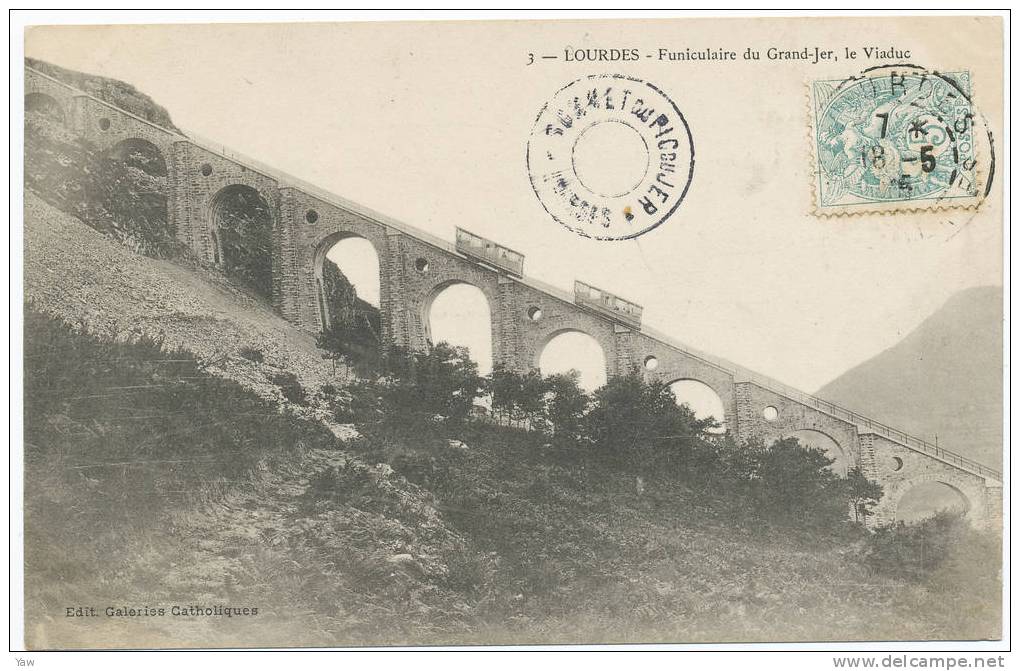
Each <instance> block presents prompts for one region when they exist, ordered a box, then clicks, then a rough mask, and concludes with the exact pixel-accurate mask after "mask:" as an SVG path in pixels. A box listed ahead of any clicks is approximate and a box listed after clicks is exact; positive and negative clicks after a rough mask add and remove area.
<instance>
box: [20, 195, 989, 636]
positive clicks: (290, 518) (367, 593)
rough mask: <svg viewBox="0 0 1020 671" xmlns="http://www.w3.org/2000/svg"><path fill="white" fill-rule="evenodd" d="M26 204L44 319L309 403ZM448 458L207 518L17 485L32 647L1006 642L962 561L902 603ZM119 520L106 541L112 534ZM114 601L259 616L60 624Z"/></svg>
mask: <svg viewBox="0 0 1020 671" xmlns="http://www.w3.org/2000/svg"><path fill="white" fill-rule="evenodd" d="M26 202H27V207H26V259H25V261H26V263H25V266H26V271H25V272H26V291H27V297H28V299H29V301H30V302H31V303H32V305H33V306H35V307H36V308H37V309H39V310H40V311H41V312H43V313H45V314H47V315H51V316H53V317H56V318H58V319H59V320H60V321H62V322H64V323H67V324H72V325H76V328H79V329H84V330H87V331H89V332H91V333H94V334H96V335H97V336H98V337H100V338H103V339H120V340H129V339H131V338H133V337H136V336H138V335H141V334H148V335H150V336H154V337H165V338H166V340H167V341H168V342H169V343H170V344H172V345H174V346H180V347H182V348H184V349H187V350H190V351H193V352H195V353H196V354H197V355H198V356H199V357H200V358H202V359H203V360H206V361H213V362H218V363H215V365H212V366H210V369H209V370H210V371H211V372H213V373H214V374H216V375H218V376H220V377H226V378H228V379H230V380H235V381H237V382H238V383H239V385H240V387H241V388H243V389H246V390H248V393H253V394H256V395H258V396H260V397H263V398H267V399H273V400H276V401H278V400H280V398H281V396H280V392H279V390H278V389H277V388H276V387H274V386H273V385H272V384H269V383H268V382H267V381H266V374H267V372H271V371H272V370H274V369H275V368H289V369H292V370H294V371H295V372H296V373H297V374H298V375H299V377H300V379H301V380H302V382H303V383H304V384H305V386H306V387H307V388H308V389H310V390H314V389H316V388H317V386H318V385H319V384H321V383H322V382H324V381H327V380H328V379H329V370H328V367H327V366H326V365H324V364H323V362H322V361H321V359H319V355H318V353H317V352H316V350H315V348H314V345H313V343H312V341H311V338H309V337H308V336H307V335H305V334H302V333H300V332H298V331H296V330H295V329H293V328H291V327H290V326H288V325H287V324H286V323H285V322H283V321H282V320H281V319H279V318H278V317H276V316H275V315H273V314H272V313H271V312H270V311H269V310H268V309H267V308H266V307H265V306H264V305H263V304H261V303H259V302H258V301H256V300H253V299H251V298H250V297H248V296H247V295H246V294H244V293H243V292H239V291H237V290H235V289H233V288H232V287H230V285H229V284H226V283H224V282H223V281H221V280H220V279H218V278H217V277H215V276H211V275H205V274H202V272H200V271H194V270H191V269H188V268H184V267H181V266H178V265H174V264H172V263H170V262H166V261H157V260H153V259H149V258H144V257H140V256H137V255H134V254H131V253H130V252H128V251H126V250H124V249H123V248H121V247H119V246H118V245H116V243H114V242H112V241H110V240H108V239H106V238H103V237H102V236H101V235H99V234H98V233H96V232H94V231H92V230H91V229H88V228H87V227H85V226H83V225H81V224H80V223H78V222H77V221H76V220H74V219H72V218H70V217H67V216H66V215H63V214H61V213H59V212H57V211H56V210H54V209H53V208H50V207H49V206H47V205H45V204H44V203H42V202H41V201H39V200H38V199H37V198H35V197H34V196H32V195H31V194H26ZM245 345H254V346H256V347H258V348H260V349H262V350H263V351H265V352H266V363H264V364H254V363H252V362H250V361H247V360H245V359H243V358H241V357H238V356H237V355H236V352H237V351H239V349H240V348H241V347H243V346H245ZM238 393H240V392H238ZM309 414H310V413H308V412H305V415H306V416H307V415H309ZM228 419H229V418H225V421H227V420H228ZM461 437H462V438H463V439H464V440H465V441H466V442H467V443H468V445H469V446H470V447H469V449H468V450H466V451H460V450H450V449H439V448H434V447H425V446H420V445H405V446H404V448H405V449H406V450H407V451H409V452H411V453H416V454H418V456H419V458H418V459H416V460H415V461H414V462H413V464H414V465H416V466H415V467H413V468H411V467H407V466H401V464H399V463H396V462H395V465H396V467H397V468H398V469H399V470H398V473H397V474H391V473H390V472H389V469H388V468H387V467H378V468H376V467H372V468H371V469H365V468H363V467H360V466H359V467H358V468H357V469H356V472H354V473H353V474H352V473H351V472H349V471H350V469H348V468H347V467H346V466H344V464H347V463H357V462H356V461H352V459H356V456H354V457H352V455H358V454H359V453H360V454H362V456H363V457H364V461H365V462H367V463H369V464H374V463H376V461H375V457H376V454H377V453H378V452H379V446H378V445H374V444H372V443H371V441H361V442H358V443H357V444H354V445H349V446H346V447H343V449H341V450H337V449H333V448H326V447H322V446H319V447H312V448H297V447H294V446H291V445H279V446H277V448H278V449H276V450H275V451H274V452H273V455H271V456H270V457H268V458H267V459H266V460H265V461H263V462H262V463H261V466H260V467H259V468H255V469H252V470H251V472H250V473H249V474H248V475H247V476H246V477H245V478H243V479H240V480H239V481H238V482H235V483H233V484H234V485H235V486H230V483H226V486H225V488H222V487H221V489H220V490H218V491H219V494H218V495H216V496H208V495H202V496H197V497H186V498H184V499H176V498H174V499H166V500H162V501H156V502H153V501H151V500H149V501H148V503H146V504H145V505H144V506H140V505H135V504H134V503H133V502H132V501H130V500H128V501H123V502H121V503H120V504H119V505H110V503H109V500H110V499H109V497H104V496H103V493H104V492H115V491H117V490H118V487H121V486H122V481H121V480H119V479H118V478H123V477H124V476H123V475H122V474H120V473H116V472H115V471H114V472H111V473H107V474H104V475H96V476H94V477H93V478H92V479H93V480H96V481H97V482H96V483H92V484H90V483H88V482H87V481H83V480H81V479H79V478H80V476H79V475H78V474H77V473H76V472H75V471H73V470H62V469H60V468H45V469H43V470H42V471H40V472H36V473H30V474H29V475H30V482H31V483H32V486H31V487H29V488H28V490H27V491H28V496H29V501H28V502H27V508H28V509H29V510H30V511H32V510H35V511H39V512H38V514H39V515H40V517H37V518H34V519H33V518H30V519H29V520H28V523H29V525H30V528H36V529H40V530H42V531H43V532H45V533H47V534H49V537H48V538H43V539H41V540H39V541H38V545H37V546H35V551H36V552H37V553H39V554H41V555H42V556H45V557H47V561H48V562H49V563H48V568H47V572H44V573H40V574H38V578H37V579H36V580H35V582H34V583H33V582H30V583H29V585H28V588H29V595H28V596H29V599H28V601H29V604H30V606H31V607H34V608H35V610H30V612H29V614H28V616H29V626H28V632H27V633H28V639H29V641H30V643H31V644H32V645H34V646H39V647H46V646H49V645H53V646H68V645H82V646H124V645H142V644H144V645H296V644H300V645H314V644H317V645H336V644H345V643H346V644H351V643H355V644H356V643H371V642H379V643H399V642H417V643H441V642H458V643H468V642H488V643H495V642H504V641H505V642H584V641H705V640H845V639H847V638H863V639H876V638H877V639H888V638H900V639H914V638H922V639H927V638H943V639H945V638H951V639H960V638H981V637H994V636H996V635H997V633H998V622H997V613H998V604H997V603H994V601H993V600H987V599H986V600H984V601H982V600H981V599H983V598H985V597H984V596H982V597H981V599H975V596H974V595H973V594H971V591H972V590H973V581H963V582H960V575H961V569H960V567H959V566H957V565H954V564H952V563H951V564H950V565H948V566H947V567H946V568H945V569H944V570H943V571H942V572H941V573H940V575H937V576H936V577H935V578H934V579H933V580H932V581H931V582H930V583H929V584H926V585H923V586H922V585H911V584H907V583H903V582H899V581H896V580H893V579H890V578H885V577H881V576H877V575H873V574H871V573H870V572H869V571H868V570H866V569H865V568H863V565H862V562H861V560H860V556H859V553H858V552H857V550H856V549H855V548H854V547H853V546H852V544H850V543H849V542H848V541H847V540H846V539H836V538H832V539H819V538H810V537H802V536H797V535H795V534H791V533H789V532H785V531H780V530H773V529H755V528H748V526H747V525H745V524H743V523H742V522H741V521H740V520H739V519H733V518H731V517H729V516H728V515H727V514H726V513H725V512H724V511H725V506H722V505H720V502H719V501H713V500H703V499H702V498H701V497H698V496H695V495H694V494H693V493H691V492H688V491H685V490H683V489H681V488H678V487H677V486H676V484H675V483H671V482H669V481H657V480H652V481H649V482H648V483H647V488H646V491H645V493H644V494H643V495H638V494H637V492H636V488H635V483H634V478H633V476H632V475H628V474H626V473H621V472H619V471H618V470H615V469H612V468H609V467H607V466H605V465H600V464H599V463H595V462H586V461H584V460H583V459H579V458H577V457H576V455H574V456H571V455H562V454H557V453H553V452H549V451H548V450H546V449H543V448H542V447H541V445H537V444H532V443H531V442H530V440H528V439H527V438H525V437H522V436H520V435H519V434H516V433H513V432H509V431H501V430H496V429H476V430H473V432H469V433H467V434H466V435H464V436H461ZM423 463H424V464H426V465H427V468H424V469H423V468H421V464H423ZM345 469H346V470H345ZM399 472H406V473H407V474H408V475H409V477H412V478H414V479H415V480H417V481H418V482H420V483H421V484H422V486H423V487H424V489H418V488H416V487H414V486H413V485H409V484H407V483H405V482H404V481H403V480H402V478H400V477H398V475H399ZM196 477H198V478H199V479H201V474H198V475H196ZM104 500H106V501H107V504H106V507H105V508H104V507H102V502H103V501H104ZM135 503H136V502H135ZM118 510H119V511H120V514H121V516H120V517H115V518H112V519H115V522H114V523H113V524H111V523H110V522H109V521H106V522H103V521H102V520H108V519H110V518H108V517H103V516H102V515H114V514H115V513H116V511H118ZM143 510H144V511H145V514H141V511H143ZM68 511H75V512H76V514H77V516H72V515H69V514H68ZM104 511H105V512H104ZM437 511H438V512H437ZM111 528H112V529H116V532H115V533H113V532H111ZM95 529H100V530H102V531H103V532H102V533H95V534H93V530H95ZM76 530H77V531H76ZM31 552H32V548H29V553H30V554H31ZM30 568H31V565H30ZM31 575H32V574H31V573H30V577H31ZM122 602H124V605H135V606H138V605H145V604H152V603H163V604H169V603H176V602H183V603H193V602H199V603H223V602H228V603H235V604H240V603H246V604H253V605H258V606H259V607H260V608H262V609H263V613H264V616H260V617H259V618H258V619H257V620H254V621H251V620H243V621H242V620H229V621H226V622H223V621H219V620H214V621H211V622H210V621H202V620H198V621H195V620H188V621H184V622H180V621H175V622H171V621H168V620H159V621H142V622H139V621H133V620H132V621H118V620H105V619H101V621H99V622H95V623H93V622H80V621H69V620H67V619H66V618H62V617H61V615H62V610H61V609H62V607H63V606H65V605H75V604H82V605H88V604H94V605H103V604H107V603H110V604H114V605H116V604H120V603H122Z"/></svg>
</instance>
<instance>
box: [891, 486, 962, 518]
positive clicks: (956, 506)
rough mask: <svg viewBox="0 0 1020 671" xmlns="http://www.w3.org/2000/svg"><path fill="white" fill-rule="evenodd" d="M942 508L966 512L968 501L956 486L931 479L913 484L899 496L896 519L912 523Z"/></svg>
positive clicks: (930, 515)
mask: <svg viewBox="0 0 1020 671" xmlns="http://www.w3.org/2000/svg"><path fill="white" fill-rule="evenodd" d="M943 510H947V511H954V512H960V513H966V512H967V511H968V510H970V501H969V500H968V499H967V497H966V496H965V495H964V494H963V492H961V491H960V490H959V489H957V488H956V487H953V486H952V485H948V484H946V483H944V482H938V481H934V480H932V481H928V482H922V483H919V484H917V485H914V486H913V487H911V488H910V489H908V490H907V491H906V493H905V494H904V495H903V496H902V497H900V501H899V503H898V504H897V505H896V519H897V520H899V521H902V522H906V523H907V524H912V523H914V522H920V521H921V520H923V519H926V518H928V517H932V516H933V515H935V513H937V512H939V511H943Z"/></svg>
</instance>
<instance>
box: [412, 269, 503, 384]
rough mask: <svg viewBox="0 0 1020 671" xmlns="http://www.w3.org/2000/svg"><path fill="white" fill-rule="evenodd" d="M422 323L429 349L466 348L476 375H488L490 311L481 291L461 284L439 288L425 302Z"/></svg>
mask: <svg viewBox="0 0 1020 671" xmlns="http://www.w3.org/2000/svg"><path fill="white" fill-rule="evenodd" d="M423 322H424V324H425V335H426V338H427V339H428V342H429V345H430V346H431V345H433V344H436V343H440V342H445V343H448V344H450V345H454V346H458V347H466V348H467V350H468V353H469V354H470V356H471V359H472V360H473V361H474V362H475V363H477V364H478V374H479V375H488V374H489V373H491V372H492V312H491V308H490V306H489V299H488V298H486V296H485V293H484V292H483V291H482V290H481V289H479V288H478V287H476V286H474V285H473V284H467V283H465V282H449V283H446V284H443V285H440V286H439V287H437V288H436V290H435V291H434V292H433V293H432V295H431V296H430V297H429V300H428V301H426V304H425V314H424V319H423Z"/></svg>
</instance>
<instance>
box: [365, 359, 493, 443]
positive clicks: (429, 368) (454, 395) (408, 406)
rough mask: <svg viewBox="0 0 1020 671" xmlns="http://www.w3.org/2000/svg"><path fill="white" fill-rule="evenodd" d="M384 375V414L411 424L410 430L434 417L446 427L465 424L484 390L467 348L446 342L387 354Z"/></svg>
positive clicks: (476, 366) (475, 365)
mask: <svg viewBox="0 0 1020 671" xmlns="http://www.w3.org/2000/svg"><path fill="white" fill-rule="evenodd" d="M386 372H387V374H388V376H389V382H388V385H387V388H386V391H385V393H384V400H385V402H386V406H387V412H388V413H389V414H390V415H391V416H392V417H399V418H402V419H403V420H404V421H405V422H410V425H411V427H413V426H414V425H420V423H421V422H424V421H429V422H431V421H432V420H433V419H436V418H438V419H439V421H441V422H443V423H447V424H459V423H461V422H463V421H465V420H466V419H467V418H468V416H469V415H470V413H471V408H472V406H473V405H474V400H475V397H477V396H478V395H479V394H480V393H481V392H482V390H483V388H484V386H483V380H482V378H481V377H479V376H478V364H476V363H475V362H474V361H472V360H471V357H470V356H469V354H468V350H467V348H465V347H453V346H451V345H449V344H447V343H445V342H441V343H438V344H437V345H435V346H433V347H432V348H430V349H429V351H427V352H414V353H412V354H407V353H406V352H402V351H395V352H392V353H390V355H389V356H388V357H387V359H386Z"/></svg>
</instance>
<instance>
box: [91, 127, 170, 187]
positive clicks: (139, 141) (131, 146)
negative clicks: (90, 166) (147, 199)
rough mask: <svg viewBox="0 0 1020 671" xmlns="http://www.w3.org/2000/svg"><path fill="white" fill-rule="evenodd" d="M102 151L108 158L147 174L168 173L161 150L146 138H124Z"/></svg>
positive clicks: (168, 167) (164, 156)
mask: <svg viewBox="0 0 1020 671" xmlns="http://www.w3.org/2000/svg"><path fill="white" fill-rule="evenodd" d="M104 153H105V155H106V156H108V157H110V158H115V159H118V160H121V161H124V162H125V163H127V164H128V165H132V166H134V167H136V168H138V169H139V170H142V171H143V172H145V173H147V174H149V175H154V176H158V177H167V176H168V175H169V171H170V163H169V161H167V158H166V155H165V154H164V153H163V150H162V149H161V148H160V147H159V145H157V144H156V143H155V142H152V141H151V140H147V139H146V138H142V137H129V138H124V139H123V140H120V141H118V142H117V143H116V144H114V145H113V146H111V147H110V148H109V149H107V150H106V151H105V152H104ZM164 190H165V189H164Z"/></svg>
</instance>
